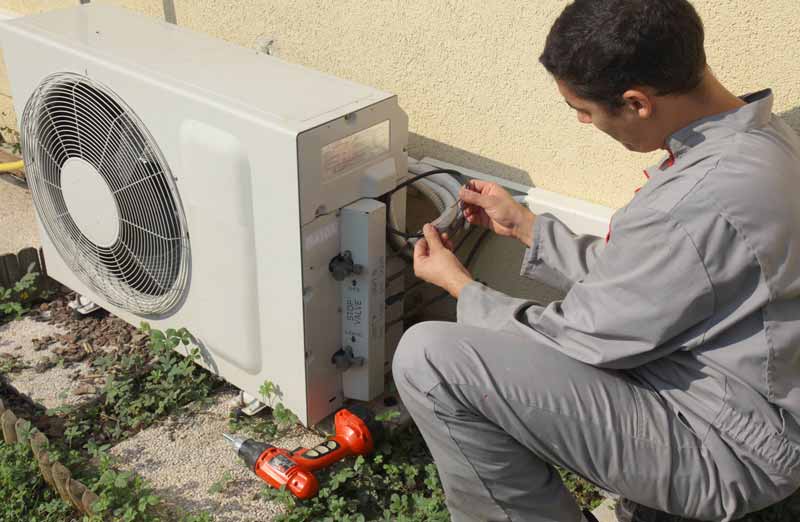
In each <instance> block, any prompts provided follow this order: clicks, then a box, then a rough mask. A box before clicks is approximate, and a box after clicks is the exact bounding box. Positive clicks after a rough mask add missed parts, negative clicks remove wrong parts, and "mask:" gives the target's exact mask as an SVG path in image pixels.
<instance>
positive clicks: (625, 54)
mask: <svg viewBox="0 0 800 522" xmlns="http://www.w3.org/2000/svg"><path fill="white" fill-rule="evenodd" d="M703 36H704V35H703V22H702V21H701V20H700V16H699V15H698V14H697V11H695V9H694V7H692V5H691V4H690V3H689V2H688V1H687V0H576V1H575V2H574V3H572V4H570V5H568V6H567V7H566V8H565V9H564V11H563V12H562V13H561V15H560V16H559V17H558V19H556V21H555V23H554V24H553V27H552V28H551V29H550V34H548V35H547V42H546V43H545V48H544V52H543V53H542V56H541V57H540V58H539V61H540V62H542V65H544V66H545V68H546V69H547V70H548V71H549V72H550V74H552V75H553V76H554V77H555V78H556V79H558V80H562V81H564V82H566V84H567V85H568V86H569V87H570V88H571V89H572V91H573V92H574V93H575V94H577V95H578V96H579V97H581V98H584V99H587V100H591V101H595V102H600V103H604V104H606V105H607V106H608V107H609V108H611V109H615V108H618V107H621V106H622V105H623V103H624V102H623V100H622V94H623V93H624V92H625V91H626V90H628V89H629V88H631V87H633V86H647V87H652V88H653V89H655V90H656V93H657V94H658V95H665V94H682V93H686V92H689V91H691V90H692V89H694V88H695V87H697V86H698V85H699V84H700V81H701V80H702V78H703V71H704V69H705V66H706V54H705V50H704V48H703Z"/></svg>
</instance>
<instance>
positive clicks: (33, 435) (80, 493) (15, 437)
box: [0, 399, 99, 515]
mask: <svg viewBox="0 0 800 522" xmlns="http://www.w3.org/2000/svg"><path fill="white" fill-rule="evenodd" d="M0 424H1V425H2V430H3V440H4V441H5V443H6V444H28V445H29V446H30V448H31V450H32V451H33V456H34V458H35V459H36V462H37V464H38V465H39V471H40V472H41V473H42V477H43V478H44V480H45V482H47V484H48V485H50V487H52V488H53V489H55V490H56V491H57V492H58V495H59V496H60V497H61V499H62V500H63V501H64V502H66V503H67V504H70V505H72V506H73V507H74V508H75V509H77V510H78V511H80V512H81V513H84V514H87V515H91V514H92V506H93V505H94V503H95V502H97V500H98V499H99V498H98V496H97V495H96V494H95V493H94V492H93V491H91V490H90V489H89V488H87V487H86V486H85V485H84V484H82V483H81V482H80V481H78V480H75V479H73V478H72V475H71V473H70V471H69V470H68V469H67V468H66V467H65V466H64V465H63V464H61V463H60V462H58V461H56V462H51V461H50V454H49V453H48V442H49V441H48V439H47V436H46V435H45V434H44V433H42V432H41V431H39V430H37V429H36V428H31V430H30V431H29V432H26V431H27V430H25V429H24V425H25V420H24V419H19V418H17V416H16V415H15V414H14V412H13V411H11V409H9V408H6V406H5V404H4V403H3V400H2V399H0Z"/></svg>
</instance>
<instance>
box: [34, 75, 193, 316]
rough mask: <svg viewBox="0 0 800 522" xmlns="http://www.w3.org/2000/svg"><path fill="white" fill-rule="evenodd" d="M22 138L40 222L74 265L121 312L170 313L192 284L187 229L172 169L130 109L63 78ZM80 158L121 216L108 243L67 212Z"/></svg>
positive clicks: (45, 85)
mask: <svg viewBox="0 0 800 522" xmlns="http://www.w3.org/2000/svg"><path fill="white" fill-rule="evenodd" d="M21 142H22V153H23V156H24V159H25V163H26V175H27V178H28V181H29V184H30V187H31V192H32V194H33V199H34V204H35V206H36V210H37V212H38V214H39V218H40V219H41V221H42V223H43V225H44V228H45V230H46V232H47V234H48V236H49V238H50V239H51V241H52V242H53V244H54V245H55V247H56V249H57V250H58V253H59V254H60V255H61V257H62V258H63V259H64V261H65V262H66V263H67V265H68V266H69V267H70V269H72V270H73V272H74V273H75V274H76V275H77V276H78V277H79V278H80V280H81V281H82V282H83V283H85V284H86V285H87V286H89V287H90V288H92V289H93V290H94V291H96V292H97V293H98V294H100V295H102V296H103V297H104V298H106V299H107V300H108V301H109V302H110V303H112V304H114V305H116V306H118V307H121V308H124V309H126V310H129V311H131V312H134V313H138V314H141V315H163V314H166V313H167V312H169V311H170V310H171V309H172V308H173V307H174V306H175V305H176V304H177V303H178V302H179V301H180V299H181V297H182V295H183V293H184V292H185V290H186V287H187V283H188V272H189V253H190V250H189V239H188V235H187V227H186V222H185V217H184V215H183V211H182V208H181V205H180V199H179V197H178V194H177V190H176V187H175V183H174V181H173V178H172V174H171V172H170V169H169V166H168V165H167V162H166V161H165V160H164V157H163V156H162V154H161V151H160V150H159V148H158V146H157V145H156V144H155V142H154V141H153V138H152V136H151V135H150V133H149V132H148V131H147V129H146V128H145V126H144V124H143V123H142V122H141V121H140V120H139V119H138V118H137V116H136V115H135V114H134V113H133V111H131V109H130V108H129V107H128V106H127V105H126V104H125V103H124V102H123V101H122V100H121V99H120V98H119V97H118V96H117V95H115V94H114V93H113V92H112V91H111V90H110V89H108V88H107V87H105V86H103V85H101V84H99V83H97V82H95V81H94V80H92V79H90V78H88V77H85V76H81V75H77V74H73V73H58V74H55V75H52V76H49V77H48V78H46V79H45V80H44V81H43V82H42V84H41V85H40V86H39V87H38V88H37V90H36V91H35V92H34V93H33V95H32V96H31V98H30V100H29V101H28V103H27V105H26V107H25V110H24V113H23V116H22V133H21ZM73 158H78V159H81V160H83V161H85V162H87V163H89V164H90V165H91V166H92V167H93V168H94V169H96V171H97V173H99V175H100V176H101V177H102V179H103V180H104V181H105V183H107V185H108V189H109V191H110V193H111V195H112V197H113V200H114V203H115V204H116V209H117V214H118V219H119V233H118V235H117V237H116V241H114V243H113V244H111V245H108V246H104V245H98V244H96V243H95V242H93V241H91V240H90V239H89V238H88V237H87V234H86V233H85V231H81V230H80V228H79V227H78V225H77V224H76V222H75V220H73V219H72V216H71V215H70V212H69V209H68V206H67V204H66V203H65V201H64V195H63V192H62V185H61V174H62V168H63V167H64V164H65V163H66V162H67V161H68V160H70V159H73ZM101 183H102V182H101ZM73 210H74V207H73Z"/></svg>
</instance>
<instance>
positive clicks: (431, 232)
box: [422, 223, 442, 252]
mask: <svg viewBox="0 0 800 522" xmlns="http://www.w3.org/2000/svg"><path fill="white" fill-rule="evenodd" d="M422 233H423V234H425V240H426V241H427V243H428V248H429V249H430V250H431V252H433V251H434V250H436V249H438V248H442V240H441V238H440V237H439V231H438V230H436V227H434V226H433V225H431V224H430V223H425V226H423V227H422Z"/></svg>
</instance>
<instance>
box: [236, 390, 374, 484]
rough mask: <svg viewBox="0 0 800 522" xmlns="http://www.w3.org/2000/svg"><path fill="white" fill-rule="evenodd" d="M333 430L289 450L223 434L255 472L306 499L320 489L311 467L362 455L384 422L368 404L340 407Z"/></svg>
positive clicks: (314, 468)
mask: <svg viewBox="0 0 800 522" xmlns="http://www.w3.org/2000/svg"><path fill="white" fill-rule="evenodd" d="M334 427H335V433H334V435H333V436H332V437H330V438H328V439H327V440H325V441H324V442H323V443H321V444H319V445H317V446H315V447H313V448H297V449H295V450H293V451H288V450H285V449H283V448H276V447H275V446H273V445H272V444H267V443H265V442H258V441H255V440H253V439H247V440H244V439H240V438H238V437H233V436H231V435H228V434H227V433H225V434H224V437H225V440H227V441H228V442H229V443H230V444H231V446H233V448H234V449H235V450H236V452H237V453H238V455H239V457H241V458H242V460H244V461H245V463H246V464H247V466H248V467H249V468H250V469H252V470H253V471H254V472H255V474H256V475H258V476H259V477H261V479H262V480H264V481H265V482H266V483H267V484H269V485H270V486H272V487H274V488H278V489H279V488H280V487H281V486H283V485H285V486H286V489H288V490H289V491H291V492H292V493H293V494H294V495H295V496H296V497H297V498H300V499H303V500H305V499H308V498H311V497H313V496H314V495H316V494H317V491H319V482H318V481H317V477H315V476H314V471H316V470H318V469H321V468H325V467H328V466H330V465H331V464H333V463H335V462H338V461H340V460H342V459H343V458H345V457H349V456H350V455H365V454H367V453H371V452H372V450H373V449H375V444H376V441H378V440H380V437H381V435H382V433H383V426H382V425H381V423H380V422H377V421H376V420H375V417H374V415H373V414H372V412H370V411H369V410H368V409H367V408H365V407H363V406H360V405H355V406H353V407H351V408H349V409H345V408H342V409H340V410H339V411H337V412H336V415H335V417H334Z"/></svg>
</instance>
